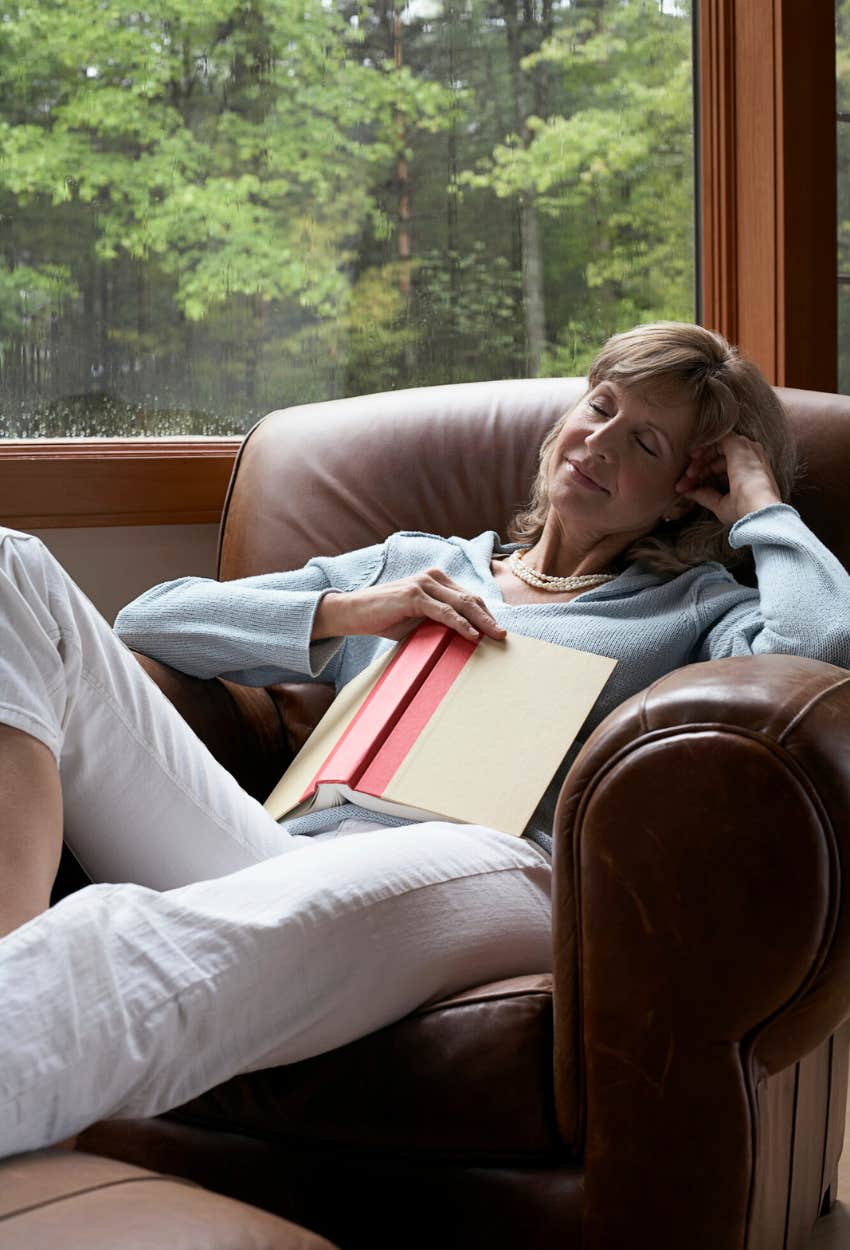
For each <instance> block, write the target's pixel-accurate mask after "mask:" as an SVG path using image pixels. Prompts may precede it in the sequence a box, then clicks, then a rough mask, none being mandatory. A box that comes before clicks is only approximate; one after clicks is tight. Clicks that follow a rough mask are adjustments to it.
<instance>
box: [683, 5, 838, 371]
mask: <svg viewBox="0 0 850 1250" xmlns="http://www.w3.org/2000/svg"><path fill="white" fill-rule="evenodd" d="M699 7H700V13H699V40H698V42H699V51H698V66H699V70H698V72H699V79H700V88H699V90H700V100H701V109H700V135H699V143H700V158H699V160H700V184H701V188H700V199H701V204H700V208H701V216H702V222H703V230H702V240H701V254H702V271H703V286H702V308H701V310H700V319H701V321H702V323H703V324H704V325H707V326H710V327H712V328H713V329H716V330H720V331H721V333H723V334H725V335H726V337H727V338H729V339H730V340H731V341H732V342H734V343H738V344H739V345H740V346H741V347H742V349H743V350H744V351H745V352H746V353H747V354H748V355H750V356H752V357H753V359H754V360H755V361H756V363H757V364H758V365H759V366H760V367H761V369H762V370H763V372H764V373H765V375H766V376H767V378H768V379H769V381H771V382H772V383H773V384H774V385H776V386H796V387H802V388H804V389H811V390H823V391H834V390H835V389H836V387H837V385H838V312H837V304H838V298H837V208H836V182H837V171H836V118H835V13H834V6H833V5H831V4H829V5H828V4H820V5H801V4H800V3H799V0H702V3H701V4H700V6H699Z"/></svg>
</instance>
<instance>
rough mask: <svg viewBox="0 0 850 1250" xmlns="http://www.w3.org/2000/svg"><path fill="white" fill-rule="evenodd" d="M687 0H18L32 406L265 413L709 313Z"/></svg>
mask: <svg viewBox="0 0 850 1250" xmlns="http://www.w3.org/2000/svg"><path fill="white" fill-rule="evenodd" d="M692 97H693V90H692V52H691V15H690V4H689V3H686V2H685V0H411V2H410V3H409V4H407V5H406V6H404V7H401V5H400V4H399V3H394V2H393V0H377V2H376V3H365V2H363V0H192V2H191V3H190V0H148V2H147V3H145V4H143V5H141V4H140V3H139V0H109V3H108V4H105V3H103V2H102V0H75V3H74V5H68V4H64V3H59V2H58V0H18V3H17V4H9V5H7V6H6V7H5V8H4V9H3V10H2V20H0V242H1V243H2V249H3V264H2V265H1V266H0V387H1V388H2V401H3V402H2V408H0V432H2V433H3V434H5V435H7V436H9V435H11V436H27V437H34V436H40V435H47V436H56V435H65V434H69V435H116V434H121V435H130V434H132V435H138V434H164V433H171V434H181V433H186V434H191V433H204V434H215V433H237V432H241V431H243V430H246V429H248V428H249V427H250V426H251V425H252V424H253V422H254V421H256V420H257V419H258V418H259V417H260V416H261V415H262V414H263V413H264V412H267V411H268V410H270V409H271V408H277V407H284V406H287V405H289V404H293V403H300V402H309V401H311V400H317V399H324V398H330V397H335V396H339V395H345V394H363V393H367V392H370V391H376V390H389V389H395V388H399V387H405V386H416V385H430V384H434V383H443V382H458V381H467V380H475V379H482V378H499V377H524V376H536V375H537V376H543V375H570V374H576V373H581V372H582V371H583V370H584V369H585V368H586V366H587V364H588V361H589V359H590V358H591V357H592V355H593V353H594V352H595V350H596V349H597V348H598V347H599V345H600V344H601V343H602V341H603V340H604V339H605V338H606V337H607V336H608V335H609V334H611V333H612V332H614V331H616V330H619V329H623V328H626V327H628V326H630V325H633V324H635V323H636V322H639V321H644V320H650V319H655V318H660V317H665V318H672V319H680V320H691V319H693V317H694V299H695V296H694V286H695V277H694V273H695V265H694V178H693V163H694V158H693V151H694V143H693V131H694V119H693V98H692Z"/></svg>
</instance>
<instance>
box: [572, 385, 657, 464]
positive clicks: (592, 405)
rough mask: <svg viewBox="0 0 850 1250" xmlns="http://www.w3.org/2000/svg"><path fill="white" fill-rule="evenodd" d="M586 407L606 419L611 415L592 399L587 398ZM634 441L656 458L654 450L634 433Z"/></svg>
mask: <svg viewBox="0 0 850 1250" xmlns="http://www.w3.org/2000/svg"><path fill="white" fill-rule="evenodd" d="M588 407H590V408H592V409H593V411H594V412H598V413H599V415H600V417H605V418H606V420H607V419H609V418H610V416H611V414H610V412H606V411H605V409H604V408H602V407H601V406H600V405H599V404H595V403H594V402H593V400H592V399H591V400H588ZM635 442H636V443H637V444H638V446H639V447H642V448H643V450H644V451H645V452H646V454H647V455H648V456H653V457H655V459H657V458H658V457H657V454H656V452H654V451H653V450H652V448H651V447H647V445H646V443H642V442H641V441H640V439H639V438H638V436H637V434H636V435H635Z"/></svg>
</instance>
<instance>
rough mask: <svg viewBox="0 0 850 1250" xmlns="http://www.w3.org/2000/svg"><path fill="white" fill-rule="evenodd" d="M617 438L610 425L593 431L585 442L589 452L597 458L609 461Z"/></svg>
mask: <svg viewBox="0 0 850 1250" xmlns="http://www.w3.org/2000/svg"><path fill="white" fill-rule="evenodd" d="M615 438H616V433H615V432H614V431H612V429H611V427H610V425H601V426H598V427H597V429H595V430H591V432H590V433H589V434H588V435H587V437H586V438H585V440H584V442H585V446H586V447H587V448H588V450H589V451H592V452H593V454H594V455H595V456H599V457H601V458H602V459H603V460H608V459H610V456H611V453H612V451H613V447H614V439H615Z"/></svg>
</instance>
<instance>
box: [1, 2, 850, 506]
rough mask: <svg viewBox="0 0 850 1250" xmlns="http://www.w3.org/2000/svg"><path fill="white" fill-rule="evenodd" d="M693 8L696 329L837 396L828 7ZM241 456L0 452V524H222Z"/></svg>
mask: <svg viewBox="0 0 850 1250" xmlns="http://www.w3.org/2000/svg"><path fill="white" fill-rule="evenodd" d="M696 3H697V4H698V11H697V18H696V21H695V36H696V43H697V47H696V49H695V60H696V64H697V67H698V75H697V81H698V83H699V90H698V98H697V108H696V131H697V134H696V139H697V151H698V167H699V188H700V189H699V205H698V211H699V220H700V258H701V281H700V308H699V318H700V321H701V322H702V324H703V325H707V326H710V327H712V328H713V329H716V330H720V331H721V333H723V334H725V335H726V336H727V338H729V339H730V340H731V341H732V342H735V343H739V344H740V345H741V347H742V348H743V350H744V351H745V352H747V353H748V354H749V355H751V356H752V357H753V359H754V360H756V362H757V363H758V364H759V366H760V367H761V369H762V370H763V371H764V373H765V374H766V376H767V377H768V379H769V380H770V381H771V382H773V383H774V384H775V385H777V386H799V387H804V388H807V389H812V390H824V391H834V390H835V389H836V386H837V376H838V342H837V336H838V330H837V302H838V301H837V248H836V230H837V208H836V178H837V174H836V159H835V158H836V124H835V24H834V23H835V16H834V6H833V5H832V3H830V4H819V5H802V4H800V3H799V0H696ZM241 441H242V440H241V439H240V438H238V437H235V438H232V439H229V438H225V439H202V438H201V439H190V438H183V439H153V438H152V439H131V438H130V439H51V440H18V439H15V440H6V441H0V499H2V501H3V505H2V512H0V522H2V524H4V525H10V526H12V527H14V528H17V529H39V528H53V527H69V526H107V525H165V524H178V525H181V524H186V525H188V524H199V523H200V524H204V523H213V524H214V523H218V521H219V520H220V517H221V512H222V506H223V504H224V500H225V495H226V492H227V484H228V481H229V479H230V474H231V471H232V468H233V463H234V461H235V458H236V455H237V452H238V449H239V446H240V443H241Z"/></svg>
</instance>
